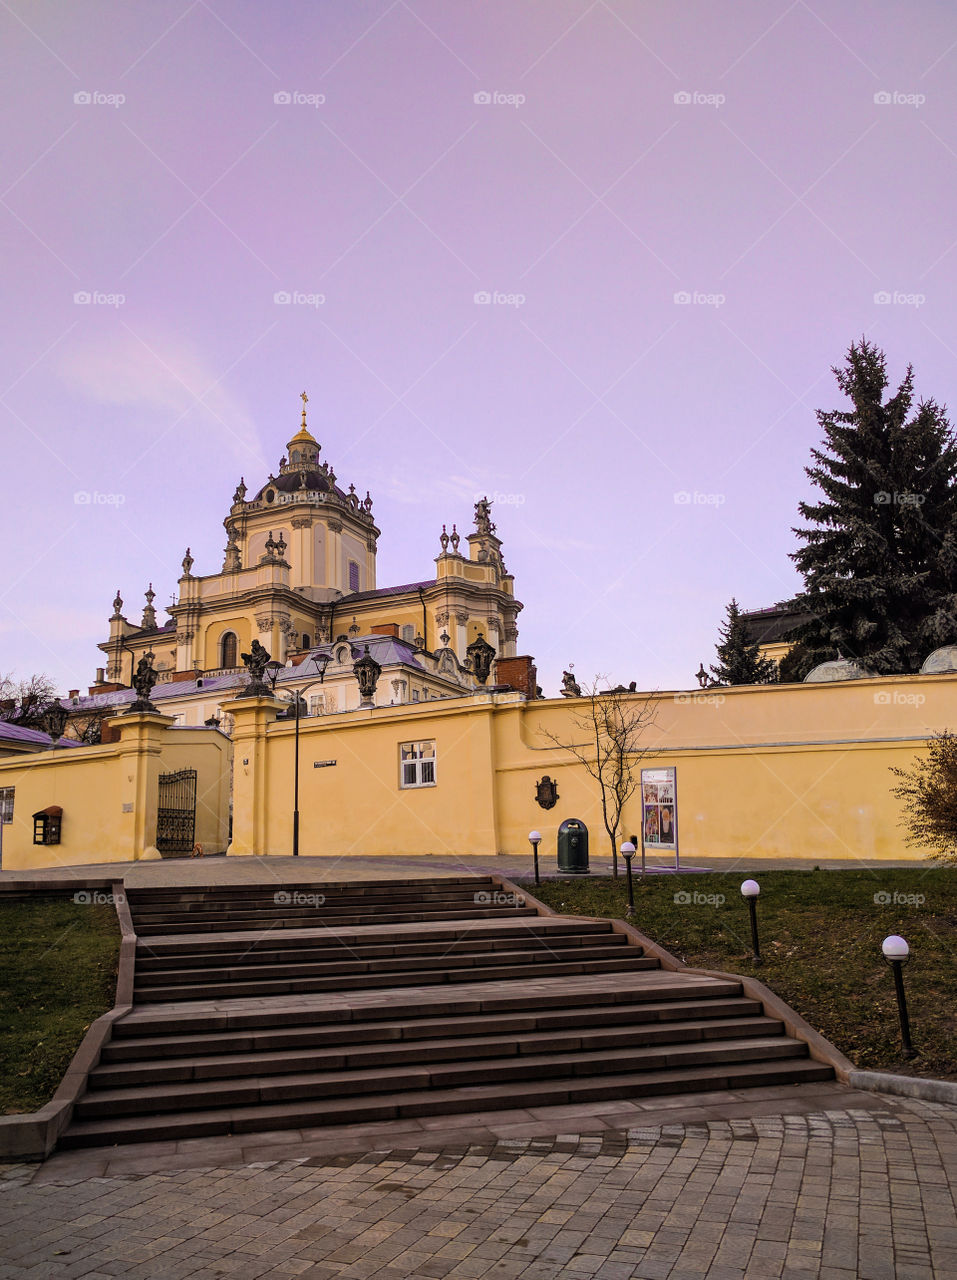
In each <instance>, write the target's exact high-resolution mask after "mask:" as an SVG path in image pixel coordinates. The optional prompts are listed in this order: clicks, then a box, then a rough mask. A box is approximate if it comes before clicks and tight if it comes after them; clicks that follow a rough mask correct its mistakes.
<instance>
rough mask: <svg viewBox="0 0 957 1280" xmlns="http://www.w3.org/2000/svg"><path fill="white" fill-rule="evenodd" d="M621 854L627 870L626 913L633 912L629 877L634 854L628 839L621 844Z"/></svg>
mask: <svg viewBox="0 0 957 1280" xmlns="http://www.w3.org/2000/svg"><path fill="white" fill-rule="evenodd" d="M621 856H622V857H623V858H624V860H625V870H626V871H627V872H628V915H630V916H633V915H634V914H635V886H634V884H633V882H632V879H631V860H632V858H633V857H634V856H635V846H634V845H633V844H632V842H631V841H630V840H626V841H625V843H624V844H623V845H622V846H621Z"/></svg>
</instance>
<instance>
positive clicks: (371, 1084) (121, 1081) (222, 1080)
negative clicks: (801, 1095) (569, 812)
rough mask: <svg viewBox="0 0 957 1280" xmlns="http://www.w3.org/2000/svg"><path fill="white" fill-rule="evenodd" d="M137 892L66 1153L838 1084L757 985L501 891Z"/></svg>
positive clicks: (415, 885) (449, 883)
mask: <svg viewBox="0 0 957 1280" xmlns="http://www.w3.org/2000/svg"><path fill="white" fill-rule="evenodd" d="M129 896H130V907H131V912H132V916H133V921H134V925H135V927H136V931H137V935H138V939H139V940H138V944H137V959H136V983H135V995H134V1001H135V1003H134V1008H133V1011H132V1012H131V1013H130V1014H128V1015H127V1016H126V1017H125V1018H123V1019H121V1020H120V1021H118V1022H117V1023H116V1024H115V1026H114V1028H113V1038H112V1040H111V1042H110V1043H109V1044H108V1045H107V1046H106V1047H105V1049H104V1052H103V1054H102V1058H101V1061H100V1064H99V1065H98V1066H97V1067H96V1068H95V1069H94V1070H93V1072H92V1073H91V1075H90V1077H89V1082H88V1089H87V1092H86V1093H85V1094H84V1095H83V1097H81V1099H80V1100H79V1102H78V1103H77V1106H76V1109H75V1112H74V1116H73V1120H72V1123H71V1125H70V1127H69V1128H68V1129H67V1131H66V1133H65V1134H64V1135H63V1137H62V1138H61V1141H60V1145H61V1147H80V1146H94V1145H104V1144H114V1143H128V1142H144V1141H155V1140H169V1139H174V1140H175V1139H183V1138H192V1137H205V1136H213V1135H224V1134H230V1133H255V1132H263V1131H272V1130H277V1129H291V1128H294V1129H300V1130H308V1129H321V1128H323V1127H325V1126H329V1125H338V1124H356V1123H373V1122H376V1121H382V1120H396V1119H400V1118H407V1117H415V1116H431V1115H444V1114H454V1113H458V1114H461V1113H470V1114H471V1113H479V1112H488V1111H499V1110H502V1109H507V1108H515V1107H527V1106H529V1105H530V1104H531V1105H534V1106H535V1107H548V1106H552V1105H568V1104H574V1103H588V1102H596V1101H601V1100H605V1099H615V1098H638V1097H653V1096H662V1095H668V1094H678V1093H686V1092H699V1091H710V1090H715V1089H740V1088H746V1087H749V1086H753V1085H773V1084H791V1083H801V1082H805V1081H815V1080H824V1079H830V1078H832V1076H833V1071H832V1069H831V1068H830V1067H829V1066H827V1065H824V1064H822V1063H819V1062H816V1061H812V1060H811V1059H810V1058H809V1057H808V1055H807V1048H806V1046H805V1045H804V1043H803V1042H801V1041H798V1040H794V1039H791V1038H790V1037H788V1036H787V1035H786V1034H785V1031H784V1027H783V1024H782V1023H781V1022H779V1021H777V1020H775V1019H773V1018H768V1017H766V1016H764V1012H763V1009H762V1007H761V1004H760V1002H759V1001H757V1000H753V999H748V998H746V997H744V996H743V995H742V993H741V986H740V983H738V982H737V981H735V980H733V979H727V980H725V979H719V978H707V977H703V976H695V975H691V974H682V973H669V972H666V971H664V970H662V969H661V968H660V966H659V963H658V961H657V959H655V958H653V957H648V956H646V955H644V954H643V952H642V949H641V948H640V947H637V946H634V945H631V944H630V943H629V941H628V940H627V938H626V937H625V936H624V935H623V934H620V933H616V932H614V930H613V928H612V926H611V924H610V923H609V922H608V921H603V920H588V919H570V918H568V917H554V916H540V915H538V914H537V911H536V910H535V909H534V908H532V907H530V906H527V905H525V904H524V900H521V899H519V900H515V899H514V898H513V897H512V896H511V895H509V894H504V893H502V892H501V891H500V889H499V887H498V885H497V884H496V883H495V882H493V881H492V880H491V879H483V878H475V877H469V878H462V879H457V880H456V879H450V880H434V881H423V882H412V883H411V884H409V883H397V882H391V883H389V882H379V883H369V882H367V883H364V884H359V885H348V884H344V885H332V886H330V885H318V886H304V885H300V886H275V887H273V886H270V887H262V886H258V887H231V886H229V887H227V886H220V887H217V888H215V889H208V890H155V891H145V890H141V891H135V890H134V891H131V892H130V895H129ZM319 897H321V898H322V901H321V902H320V901H319V900H318V899H319Z"/></svg>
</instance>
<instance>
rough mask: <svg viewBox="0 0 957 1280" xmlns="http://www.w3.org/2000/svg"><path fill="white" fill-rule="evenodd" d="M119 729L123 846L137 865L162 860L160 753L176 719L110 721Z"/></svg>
mask: <svg viewBox="0 0 957 1280" xmlns="http://www.w3.org/2000/svg"><path fill="white" fill-rule="evenodd" d="M108 723H109V724H110V726H111V728H118V729H119V731H120V741H119V745H118V747H117V750H118V752H119V754H120V756H121V758H122V776H123V777H124V779H125V781H124V782H123V789H122V791H121V794H120V795H119V796H117V797H116V800H117V803H119V804H120V805H121V806H122V812H121V816H120V823H121V830H122V837H121V839H122V843H123V845H124V846H125V847H126V848H127V849H128V850H129V856H130V858H131V859H132V860H133V861H134V862H139V861H142V860H145V859H152V858H159V857H160V856H161V855H160V851H159V849H157V847H156V820H157V813H158V810H159V775H160V769H161V762H160V752H161V750H162V746H163V735H164V734H165V732H166V730H167V729H168V728H169V726H170V725H171V724H173V723H174V721H173V717H172V716H164V715H160V714H159V712H157V711H134V712H127V713H126V714H125V715H121V716H117V717H115V719H112V720H110V721H109V722H108Z"/></svg>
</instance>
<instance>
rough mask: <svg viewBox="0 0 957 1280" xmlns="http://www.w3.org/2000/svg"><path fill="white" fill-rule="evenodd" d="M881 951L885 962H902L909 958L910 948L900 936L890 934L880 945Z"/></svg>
mask: <svg viewBox="0 0 957 1280" xmlns="http://www.w3.org/2000/svg"><path fill="white" fill-rule="evenodd" d="M881 951H883V953H884V959H885V960H891V961H893V960H900V961H904V960H907V959H909V957H910V947H909V946H908V945H907V942H906V940H905V939H904V938H902V937H901V936H900V934H897V933H892V934H890V935H889V936H888V937H886V938H885V939H884V941H883V942H882V943H881Z"/></svg>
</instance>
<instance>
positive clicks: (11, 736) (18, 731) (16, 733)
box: [0, 720, 83, 747]
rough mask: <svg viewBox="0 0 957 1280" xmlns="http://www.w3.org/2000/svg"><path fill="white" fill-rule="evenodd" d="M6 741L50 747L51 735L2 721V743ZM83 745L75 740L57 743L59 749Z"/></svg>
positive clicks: (0, 739) (0, 723)
mask: <svg viewBox="0 0 957 1280" xmlns="http://www.w3.org/2000/svg"><path fill="white" fill-rule="evenodd" d="M4 741H5V742H34V743H36V744H37V746H40V747H48V746H49V745H50V735H49V734H48V733H43V732H41V730H39V729H27V728H26V727H25V726H24V725H22V724H10V723H9V722H8V721H6V720H0V742H4ZM82 745H83V744H82V743H80V742H77V741H76V740H75V739H74V738H61V739H60V741H59V742H58V743H57V746H59V747H79V746H82Z"/></svg>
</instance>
